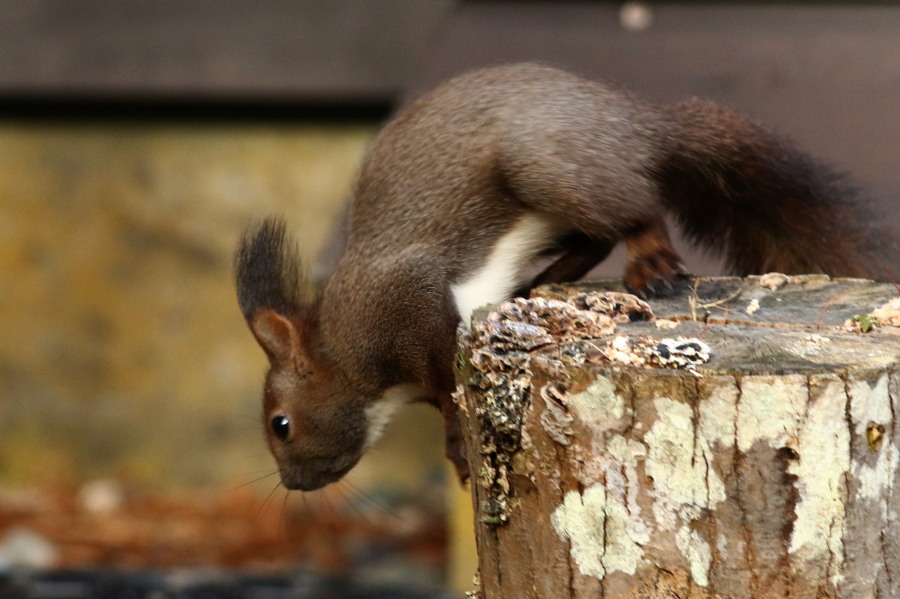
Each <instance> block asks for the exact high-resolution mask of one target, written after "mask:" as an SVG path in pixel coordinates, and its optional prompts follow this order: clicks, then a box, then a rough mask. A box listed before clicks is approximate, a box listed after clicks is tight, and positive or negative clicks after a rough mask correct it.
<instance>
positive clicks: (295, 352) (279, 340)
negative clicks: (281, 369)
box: [250, 309, 300, 363]
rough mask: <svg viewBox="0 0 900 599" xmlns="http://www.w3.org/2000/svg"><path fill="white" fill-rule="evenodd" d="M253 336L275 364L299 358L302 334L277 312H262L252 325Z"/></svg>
mask: <svg viewBox="0 0 900 599" xmlns="http://www.w3.org/2000/svg"><path fill="white" fill-rule="evenodd" d="M250 330H251V331H253V336H254V337H256V340H257V341H258V342H259V344H260V346H262V348H263V350H265V352H266V354H267V355H268V356H269V360H270V361H272V362H273V363H274V362H286V361H288V360H291V359H296V358H297V357H299V352H300V332H299V331H298V330H297V326H296V325H295V324H294V323H293V322H291V321H290V320H288V319H287V318H285V317H284V316H282V315H281V314H279V313H278V312H276V311H275V310H268V309H265V310H260V311H259V312H257V313H256V315H255V316H254V317H253V321H252V322H251V323H250Z"/></svg>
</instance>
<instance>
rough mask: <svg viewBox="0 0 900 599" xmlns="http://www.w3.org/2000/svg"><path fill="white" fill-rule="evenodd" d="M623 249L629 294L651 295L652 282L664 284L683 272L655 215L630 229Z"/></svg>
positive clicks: (653, 287) (658, 218) (624, 276)
mask: <svg viewBox="0 0 900 599" xmlns="http://www.w3.org/2000/svg"><path fill="white" fill-rule="evenodd" d="M625 247H626V248H627V249H628V262H627V263H626V264H625V272H624V275H623V279H624V281H625V287H627V288H628V290H629V291H631V292H632V293H636V294H637V295H642V296H643V295H645V294H646V293H647V292H650V293H653V292H654V291H655V287H656V285H655V283H657V282H660V281H662V282H666V281H668V280H669V279H672V278H674V277H675V275H677V274H678V273H680V272H682V271H683V268H682V266H681V258H680V257H679V256H678V252H676V251H675V248H673V247H672V242H671V240H670V239H669V233H668V231H667V230H666V224H665V222H663V219H662V216H659V215H657V216H654V217H652V218H651V219H648V220H647V221H645V222H644V223H643V224H642V225H640V226H639V227H637V228H635V229H633V230H631V231H630V232H629V233H628V235H626V237H625Z"/></svg>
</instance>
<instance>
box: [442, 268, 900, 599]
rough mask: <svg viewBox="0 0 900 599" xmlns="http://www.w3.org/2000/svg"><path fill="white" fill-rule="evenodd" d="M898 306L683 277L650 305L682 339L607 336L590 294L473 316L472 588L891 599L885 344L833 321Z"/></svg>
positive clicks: (892, 390) (878, 293)
mask: <svg viewBox="0 0 900 599" xmlns="http://www.w3.org/2000/svg"><path fill="white" fill-rule="evenodd" d="M763 282H768V281H767V280H765V279H763ZM776 284H777V281H776ZM609 289H613V287H611V286H610V285H603V284H596V285H589V284H585V285H579V286H569V287H563V286H556V287H548V288H542V289H540V290H538V292H537V295H538V296H539V297H542V298H548V299H554V300H566V299H567V298H571V297H573V296H576V295H578V294H583V293H585V292H588V293H593V292H602V291H606V290H609ZM897 296H898V290H897V289H896V288H895V287H894V286H892V285H885V284H875V283H871V282H866V281H858V280H831V279H829V278H827V277H824V276H809V277H792V278H791V281H790V282H789V283H788V284H786V285H784V286H782V287H780V288H778V289H775V290H772V289H768V288H766V287H763V286H761V285H760V278H759V277H753V278H748V279H701V280H693V281H684V282H682V283H679V285H677V286H676V289H675V290H674V292H673V294H672V295H671V296H670V297H668V298H666V299H664V300H655V301H650V306H651V308H652V310H653V312H654V314H655V316H656V318H657V319H664V320H662V323H663V325H664V326H672V321H674V322H675V323H677V326H675V327H674V328H660V325H659V323H660V320H656V321H637V322H630V321H629V322H625V323H622V322H618V323H616V325H615V331H614V332H612V333H610V334H607V335H606V336H601V335H599V333H603V332H604V331H603V330H602V329H603V326H605V325H606V322H605V321H603V320H602V318H594V317H591V318H593V320H592V321H591V322H590V323H586V322H584V321H585V320H586V319H587V320H590V319H589V318H586V317H585V316H584V312H591V309H590V308H589V307H588V306H586V305H585V300H584V297H585V296H584V295H581V296H579V297H580V299H577V300H575V301H574V303H575V304H577V305H578V310H577V313H576V312H571V311H569V310H568V309H565V310H562V312H563V313H564V315H563V316H561V317H560V316H559V315H558V314H557V315H554V314H553V313H552V310H551V308H553V309H557V310H558V309H559V304H561V303H562V301H559V302H556V303H553V302H544V303H542V304H540V306H538V307H535V304H519V305H517V306H513V307H511V306H510V305H507V306H506V307H505V309H503V310H501V312H499V313H498V312H496V311H491V310H482V311H480V312H478V313H476V315H475V318H474V319H473V323H472V329H471V331H470V332H469V333H467V334H464V335H462V338H461V349H460V354H459V357H458V364H457V367H458V375H459V378H458V380H459V388H458V393H457V401H458V403H459V405H460V408H461V416H460V417H461V420H462V424H463V429H464V434H465V436H466V440H467V442H468V451H469V455H468V457H469V463H470V467H471V472H472V494H473V504H474V507H475V526H476V536H477V545H478V554H479V570H480V588H479V589H478V590H477V591H476V594H477V595H479V596H482V597H483V598H484V599H528V598H541V599H546V598H552V599H561V598H568V599H576V598H577V599H581V598H587V597H591V598H596V597H603V598H605V599H615V598H625V597H641V598H648V599H649V598H660V599H661V598H667V599H676V598H681V599H687V598H691V599H699V598H703V599H713V598H723V599H724V598H734V599H751V598H752V599H758V598H763V597H764V598H782V597H784V598H787V597H790V598H792V599H794V598H810V599H813V598H816V599H820V598H853V599H859V598H866V597H872V598H878V597H885V598H888V597H900V518H898V516H900V491H898V492H895V490H894V489H895V483H897V482H898V464H900V459H898V457H900V454H898V444H900V439H898V435H900V427H898V426H896V425H895V422H896V421H897V419H898V417H900V414H898V410H900V402H898V401H897V400H898V399H900V398H898V385H900V374H898V368H897V364H898V359H900V335H897V334H895V333H896V332H897V331H896V329H895V328H893V327H891V326H889V325H890V321H889V319H888V320H885V319H882V320H881V321H877V318H875V317H869V318H868V319H867V318H857V319H856V322H857V323H860V324H859V325H858V326H854V327H853V328H854V329H855V330H849V329H848V328H846V327H844V324H845V322H846V321H848V319H851V318H853V317H856V316H859V315H864V314H868V313H870V312H871V311H872V309H873V308H875V307H876V306H880V305H882V304H884V303H885V302H888V300H890V299H891V298H895V297H897ZM616 297H620V296H616ZM569 305H571V304H569ZM541 306H543V307H541ZM548 306H550V307H548ZM529 310H532V312H531V313H529ZM579 313H580V315H579ZM644 316H646V315H644ZM640 317H641V315H639V314H637V315H636V314H635V313H634V312H627V311H625V312H623V313H621V314H619V315H618V316H617V317H616V318H615V319H617V320H619V321H622V320H629V318H630V319H640ZM579 319H581V320H579ZM615 319H614V320H615ZM873 322H879V323H880V326H877V327H875V328H874V330H872V331H871V332H868V333H863V332H860V331H859V329H861V328H863V329H865V328H868V327H867V326H866V325H867V324H871V323H873ZM895 323H896V321H895ZM664 338H669V339H670V341H665V342H663V341H662V340H663V339H664ZM679 344H681V350H678V351H682V350H683V351H684V352H686V353H687V358H686V362H685V363H676V364H673V363H672V362H671V360H670V359H672V358H673V355H674V354H676V353H678V351H676V348H677V347H679ZM704 347H708V348H709V355H708V359H706V358H707V357H706V356H704V355H702V354H703V349H704ZM654 352H656V354H654ZM667 360H669V361H667ZM673 365H674V366H680V367H676V368H673V367H672V366H673Z"/></svg>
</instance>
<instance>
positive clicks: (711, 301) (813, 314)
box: [476, 275, 900, 374]
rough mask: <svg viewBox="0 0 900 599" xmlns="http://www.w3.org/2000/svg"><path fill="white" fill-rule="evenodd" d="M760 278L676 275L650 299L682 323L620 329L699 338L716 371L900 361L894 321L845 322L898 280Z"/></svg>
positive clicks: (808, 369) (880, 300)
mask: <svg viewBox="0 0 900 599" xmlns="http://www.w3.org/2000/svg"><path fill="white" fill-rule="evenodd" d="M761 279H762V277H759V276H751V277H746V278H738V277H714V278H708V277H699V278H690V279H688V278H685V279H682V280H678V281H676V282H674V283H673V284H672V289H671V290H668V291H667V292H666V293H665V294H664V295H661V296H660V297H654V298H651V299H649V300H648V303H649V304H650V307H651V308H652V310H653V313H654V314H655V316H656V318H657V320H659V319H666V320H672V321H676V322H678V323H679V324H678V326H677V327H675V328H673V329H668V330H667V329H660V328H659V327H658V326H657V324H656V322H629V323H624V324H618V325H617V328H616V334H619V335H627V336H633V335H643V336H647V337H651V338H658V339H663V338H666V337H673V336H676V335H677V336H681V337H696V338H699V339H702V340H703V341H704V342H705V343H706V344H707V345H709V346H710V348H711V350H712V351H711V356H710V359H709V361H708V362H707V363H706V364H703V365H702V366H701V367H699V368H698V370H700V371H702V372H711V373H715V372H729V373H741V372H745V373H748V374H788V373H798V374H814V373H818V372H833V371H835V370H842V369H847V368H852V369H868V368H883V367H885V366H887V365H889V364H891V363H894V362H897V361H898V360H900V329H898V327H897V326H877V325H876V326H875V327H874V329H872V331H871V332H869V333H863V332H860V331H859V330H858V327H856V328H853V327H849V326H846V324H847V323H848V321H851V320H852V319H854V318H857V319H859V317H863V321H865V320H866V316H867V315H869V314H870V313H871V312H872V311H873V310H875V309H877V308H879V307H880V306H883V305H885V304H886V303H888V302H889V301H891V300H892V299H896V298H898V297H900V290H898V288H897V287H895V286H894V285H892V284H890V283H876V282H873V281H868V280H864V279H832V278H830V277H828V276H826V275H802V276H792V277H789V278H787V282H785V283H784V284H783V286H781V287H779V288H777V289H770V288H768V287H764V286H763V285H762V284H761V283H760V280H761ZM763 282H766V280H765V279H763ZM623 290H624V289H623V288H622V286H621V283H620V282H618V281H600V282H592V283H590V282H586V283H579V284H571V285H548V286H544V287H541V288H538V289H536V290H535V292H534V293H533V297H535V296H538V297H545V298H552V299H562V300H565V299H567V298H569V297H572V296H574V295H576V294H578V293H585V292H593V291H623ZM477 317H478V316H477V315H476V319H477ZM895 318H896V316H895ZM869 322H874V320H869ZM896 324H900V322H898V323H896Z"/></svg>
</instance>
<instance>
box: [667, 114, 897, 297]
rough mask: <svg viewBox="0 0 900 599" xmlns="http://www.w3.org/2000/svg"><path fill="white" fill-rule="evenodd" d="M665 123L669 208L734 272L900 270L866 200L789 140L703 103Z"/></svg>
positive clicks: (872, 273) (880, 274)
mask: <svg viewBox="0 0 900 599" xmlns="http://www.w3.org/2000/svg"><path fill="white" fill-rule="evenodd" d="M667 121H668V124H669V128H668V131H667V133H666V135H665V136H664V148H663V152H662V155H663V159H662V161H661V162H660V164H658V165H657V168H658V172H657V176H658V177H659V180H660V182H661V187H662V194H663V197H664V200H665V201H666V205H667V208H668V209H669V210H670V212H671V213H672V214H673V215H674V216H675V218H676V219H677V220H678V221H679V224H680V225H681V226H682V228H683V229H684V231H685V233H686V234H687V235H688V236H689V237H690V238H691V239H692V240H693V241H695V242H697V243H699V244H700V245H702V246H705V247H707V248H708V249H710V250H712V251H714V252H716V253H717V254H724V255H725V257H726V259H727V260H728V263H729V266H730V267H731V269H732V271H733V272H734V273H735V274H754V273H756V274H759V273H764V272H769V271H778V272H784V273H788V274H800V273H826V274H829V275H834V276H855V277H871V278H879V279H884V278H885V267H893V268H895V269H896V268H900V264H892V263H890V261H891V260H892V258H894V257H896V256H897V255H898V252H897V251H896V248H894V249H893V251H889V248H888V246H889V245H890V244H889V243H887V242H888V240H887V239H886V238H884V236H883V234H882V233H880V232H879V231H878V227H877V226H876V225H875V224H874V223H873V220H872V217H871V216H870V215H869V213H868V210H867V208H866V202H865V198H863V197H861V194H860V193H859V192H858V191H857V190H856V189H855V188H854V187H852V186H851V185H850V184H849V183H848V182H847V180H846V179H845V178H844V177H842V176H841V175H839V174H838V173H836V172H835V171H833V170H831V169H830V168H828V167H826V166H824V165H822V164H819V163H817V162H816V161H814V160H813V159H811V158H810V157H808V156H806V155H805V154H803V153H801V152H799V151H798V150H796V149H795V148H794V147H793V145H792V144H791V143H790V142H788V141H786V140H784V139H781V138H779V137H778V136H776V135H774V134H772V133H770V132H769V131H767V130H765V129H763V128H762V127H760V126H759V125H756V124H755V123H753V122H751V121H750V120H748V119H747V118H746V117H744V116H742V115H740V114H738V113H736V112H734V111H732V110H731V109H728V108H725V107H723V106H719V105H717V104H713V103H711V102H706V101H703V100H696V99H695V100H688V101H686V102H682V103H680V104H677V105H675V106H673V107H671V108H670V109H669V110H668V113H667ZM897 274H900V273H897Z"/></svg>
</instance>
